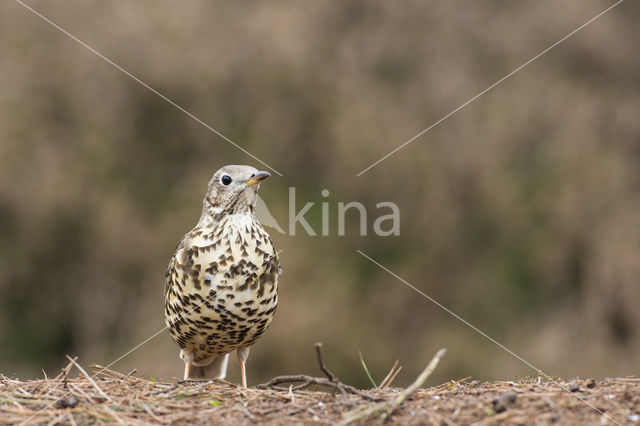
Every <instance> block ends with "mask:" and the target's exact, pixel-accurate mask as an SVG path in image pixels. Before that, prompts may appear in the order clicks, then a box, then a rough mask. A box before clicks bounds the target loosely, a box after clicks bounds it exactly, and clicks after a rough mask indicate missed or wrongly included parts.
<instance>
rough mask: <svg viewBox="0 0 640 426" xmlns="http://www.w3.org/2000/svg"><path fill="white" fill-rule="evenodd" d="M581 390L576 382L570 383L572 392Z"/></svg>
mask: <svg viewBox="0 0 640 426" xmlns="http://www.w3.org/2000/svg"><path fill="white" fill-rule="evenodd" d="M579 390H580V386H579V385H578V384H577V383H576V382H571V383H569V391H570V392H578V391H579Z"/></svg>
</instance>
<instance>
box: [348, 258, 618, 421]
mask: <svg viewBox="0 0 640 426" xmlns="http://www.w3.org/2000/svg"><path fill="white" fill-rule="evenodd" d="M356 251H357V252H358V253H359V254H360V255H362V256H363V257H364V258H366V259H368V260H369V261H371V262H372V263H374V264H375V265H377V266H378V267H380V268H381V269H383V270H384V271H386V272H388V273H389V274H390V275H392V276H393V277H395V278H396V279H398V280H399V281H401V282H403V283H404V284H405V285H407V286H408V287H410V288H412V289H413V290H415V291H416V292H418V293H420V294H421V295H422V296H423V297H425V298H426V299H429V301H430V302H432V303H433V304H435V305H437V306H438V307H439V308H442V309H443V310H444V311H446V312H447V313H448V314H449V315H452V316H453V317H455V318H456V319H458V320H460V321H461V322H463V323H464V324H465V325H467V326H468V327H470V328H471V329H473V330H474V331H475V332H477V333H479V334H481V335H483V336H484V337H486V338H487V339H489V340H490V341H491V342H492V343H494V344H495V345H497V346H498V347H500V348H501V349H503V350H505V351H507V352H508V353H510V354H511V355H513V356H514V357H515V358H517V359H518V360H519V361H521V362H523V363H524V364H526V365H527V366H529V367H531V368H532V369H534V370H536V372H537V373H538V374H541V375H543V376H544V377H545V378H547V379H548V380H550V381H552V382H553V383H555V384H557V385H558V386H560V387H561V388H562V389H563V390H565V391H566V392H568V393H569V394H571V395H573V396H575V397H576V398H578V399H579V400H580V401H582V402H584V403H585V404H587V405H588V406H590V407H591V408H593V409H594V410H596V411H597V412H598V413H600V414H602V415H603V416H605V417H606V418H608V419H609V420H611V421H612V422H614V423H616V424H617V425H620V426H622V425H621V424H620V423H619V422H617V421H616V420H614V419H613V418H611V417H610V416H608V415H607V414H606V413H604V412H603V411H602V410H600V409H599V408H598V407H596V406H595V405H593V404H592V403H590V402H589V401H587V400H586V399H584V398H583V397H581V396H580V395H578V394H576V393H574V392H571V391H570V390H569V388H568V387H566V386H565V385H563V384H562V383H560V382H558V381H557V380H555V379H554V378H553V377H551V376H550V375H548V374H547V373H545V372H544V371H542V370H540V369H539V368H537V367H536V366H534V365H533V364H531V363H530V362H529V361H527V360H526V359H524V358H522V357H521V356H520V355H518V354H517V353H515V352H513V351H512V350H511V349H509V348H507V347H506V346H504V345H503V344H502V343H500V342H498V341H497V340H496V339H494V338H493V337H491V336H489V335H488V334H487V333H485V332H484V331H482V330H480V329H479V328H478V327H476V326H475V325H473V324H471V323H470V322H469V321H467V320H465V319H464V318H462V317H461V316H460V315H458V314H456V313H455V312H453V311H452V310H451V309H449V308H447V307H446V306H444V305H442V304H441V303H439V302H438V301H437V300H435V299H433V298H432V297H430V296H429V295H427V294H426V293H424V292H423V291H422V290H419V289H418V288H416V287H415V286H413V285H412V284H410V283H409V282H408V281H406V280H405V279H403V278H401V277H400V276H398V275H397V274H395V273H394V272H392V271H391V270H389V269H388V268H386V267H385V266H383V265H381V264H380V263H379V262H377V261H375V260H373V259H372V258H371V257H369V256H367V255H366V254H364V253H363V252H362V251H360V250H357V249H356Z"/></svg>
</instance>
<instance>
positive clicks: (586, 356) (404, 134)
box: [0, 0, 640, 386]
mask: <svg viewBox="0 0 640 426" xmlns="http://www.w3.org/2000/svg"><path fill="white" fill-rule="evenodd" d="M29 4H31V5H32V6H33V7H34V8H36V9H37V10H38V11H40V12H41V13H43V14H44V15H45V16H47V17H49V18H50V19H51V20H53V21H54V22H56V23H57V24H58V25H60V26H62V27H63V28H65V29H67V30H68V31H70V32H71V33H72V34H74V35H76V36H77V37H79V38H80V39H81V40H83V41H84V42H86V43H87V44H89V45H90V46H92V47H94V48H95V49H97V50H98V51H100V52H101V53H103V54H104V55H106V56H107V57H109V58H111V59H112V60H113V61H114V62H116V63H117V64H119V65H120V66H122V67H123V68H125V69H126V70H128V71H129V72H131V73H132V74H134V75H135V76H137V77H139V78H141V79H142V80H144V81H145V82H147V83H148V84H149V85H151V86H152V87H154V88H155V89H157V90H159V91H160V92H162V93H163V94H165V95H166V96H168V97H169V98H171V99H173V100H174V101H175V102H177V103H178V104H180V105H181V106H183V107H184V108H186V109H187V110H189V111H191V112H193V113H194V114H195V115H196V116H198V117H199V118H201V119H202V120H203V121H205V122H206V123H208V124H210V125H211V126H212V127H214V128H216V129H217V130H219V131H221V132H222V133H224V134H225V135H227V136H228V137H229V138H231V139H232V140H234V141H236V142H237V143H238V144H240V145H241V146H242V147H244V148H246V149H247V150H249V151H250V152H252V153H254V154H255V155H257V156H258V157H260V158H262V159H263V160H264V161H266V162H267V163H269V164H270V165H272V166H273V167H275V168H276V169H277V170H279V171H281V172H282V173H284V177H278V176H274V177H273V178H271V179H270V180H269V181H267V182H266V183H265V185H263V189H262V193H261V194H262V196H263V198H264V199H265V201H266V202H267V204H268V205H269V207H270V209H271V212H272V213H273V215H274V216H275V217H276V219H277V220H278V222H279V223H280V225H281V226H283V227H284V228H286V227H287V217H288V205H287V203H288V201H287V196H288V188H289V187H296V189H297V200H298V204H299V206H301V205H303V204H304V203H306V202H307V201H315V202H316V205H315V207H314V208H312V209H311V212H310V213H309V214H308V215H307V218H308V220H309V222H310V223H311V225H312V226H313V227H314V228H315V229H316V232H319V230H320V226H321V210H320V206H319V204H318V203H319V202H320V201H322V200H323V198H322V197H321V195H320V191H321V190H322V189H324V188H327V189H329V190H330V192H331V195H330V196H329V197H328V198H327V199H326V200H327V201H328V202H329V204H330V211H331V214H332V216H331V217H330V221H331V236H327V237H321V236H317V237H310V236H307V235H306V234H305V232H304V231H303V230H302V229H301V228H298V230H297V231H298V232H297V235H296V236H295V237H293V236H287V235H283V234H279V233H277V232H275V231H273V230H271V233H272V236H273V238H274V240H275V243H276V245H277V247H278V248H279V249H283V250H284V252H283V253H282V255H281V258H282V259H281V260H282V264H283V269H284V275H283V277H282V281H281V295H280V307H279V310H278V315H277V317H276V319H275V321H274V323H273V325H272V327H271V329H270V331H269V332H268V333H267V335H266V336H265V337H264V338H263V339H262V340H260V341H259V343H258V344H257V345H256V346H255V347H254V349H253V351H252V356H251V358H250V363H249V381H250V382H251V383H257V382H258V381H261V380H263V379H265V378H268V377H270V376H273V375H276V374H284V373H302V372H308V373H316V372H317V371H316V366H315V360H314V355H313V348H312V345H313V343H314V342H315V341H323V342H324V344H325V353H326V358H327V360H326V361H327V363H328V364H329V366H330V367H331V368H332V369H333V370H334V371H335V372H336V373H337V374H338V376H339V377H340V378H342V379H343V380H344V381H347V382H350V383H353V384H356V385H360V386H366V385H367V383H368V382H367V379H366V377H365V374H364V372H363V370H362V368H361V366H360V364H359V359H358V354H357V351H358V350H359V349H360V350H361V351H362V353H363V355H364V357H365V359H366V361H367V364H368V365H369V368H370V370H371V371H372V373H373V375H374V377H376V378H377V379H378V380H380V379H381V378H382V377H383V375H384V374H385V373H386V371H387V370H388V368H389V367H390V366H391V364H392V363H393V361H394V360H395V359H396V358H399V359H400V361H401V364H402V365H403V366H404V370H403V372H402V373H401V375H400V376H399V377H398V379H397V383H398V384H407V383H408V382H409V381H411V379H412V378H413V377H414V376H415V375H416V374H417V373H418V372H419V371H420V370H421V369H422V368H423V366H424V365H425V364H426V362H427V361H428V360H429V359H430V357H431V355H432V354H433V353H435V351H436V350H437V349H439V348H440V347H447V348H448V349H449V352H448V355H447V357H446V359H445V360H444V361H443V363H442V364H441V366H440V367H439V369H438V372H437V377H434V378H433V381H434V382H442V381H445V380H448V379H456V378H461V377H464V376H468V375H472V376H474V377H476V378H478V379H498V378H513V377H515V376H520V377H522V376H525V375H535V371H534V370H532V369H530V368H529V367H527V366H526V365H524V364H523V363H521V362H520V361H518V360H516V359H514V358H513V357H512V356H511V355H509V354H508V353H506V352H505V351H503V350H502V349H500V348H498V347H497V346H495V345H494V344H492V343H491V342H489V341H488V340H487V339H485V338H484V337H482V336H480V335H479V334H477V333H475V332H474V331H473V330H471V329H469V328H468V327H466V326H465V325H464V324H462V323H461V322H459V321H458V320H456V319H455V318H453V317H451V316H450V315H449V314H447V313H446V312H444V311H443V310H441V309H440V308H438V307H437V306H435V305H434V304H432V303H431V302H429V301H428V300H426V299H424V298H423V297H421V296H420V295H418V294H417V293H415V292H414V291H413V290H411V289H409V288H408V287H406V286H405V285H404V284H403V283H401V282H400V281H398V280H397V279H395V278H393V277H392V276H391V275H389V274H387V273H386V272H384V271H383V270H381V269H379V268H378V267H376V266H375V265H373V264H372V263H370V262H369V261H368V260H366V259H365V258H363V257H362V256H360V255H359V254H358V253H356V252H355V250H356V249H359V250H362V251H363V252H364V253H367V254H368V255H370V256H371V257H373V258H374V259H376V260H378V261H379V262H381V263H382V264H384V265H385V266H387V267H388V268H390V269H391V270H393V271H394V272H395V273H397V274H398V275H400V276H401V277H403V278H404V279H406V280H407V281H408V282H410V283H412V284H413V285H415V286H416V287H418V288H420V289H421V290H422V291H424V292H426V293H427V294H428V295H430V296H431V297H433V298H435V299H436V300H437V301H439V302H440V303H442V304H444V305H445V306H447V307H449V308H450V309H452V310H453V311H455V312H456V313H458V314H459V315H461V316H462V317H463V318H465V319H466V320H468V321H470V322H471V323H473V324H474V325H476V326H477V327H479V328H480V329H482V330H484V331H485V332H486V333H488V334H489V335H491V336H492V337H494V338H496V339H497V340H499V341H500V342H502V343H504V344H505V345H506V346H508V347H509V348H511V349H512V350H514V351H515V352H517V353H518V354H520V355H522V356H523V357H524V358H526V359H527V360H529V361H530V362H531V363H533V364H534V365H536V366H537V367H538V368H541V369H542V370H544V371H545V372H547V373H549V374H553V375H564V376H578V375H579V376H594V377H603V376H618V375H627V374H634V373H635V374H637V373H638V369H639V368H640V364H639V362H638V352H639V349H640V313H639V312H640V311H639V310H638V306H637V305H638V303H639V302H640V284H639V283H638V280H639V277H640V261H639V259H640V215H639V214H638V212H639V211H640V167H639V165H640V138H639V134H640V120H639V119H638V117H639V116H640V85H639V79H638V76H639V75H640V59H639V57H638V54H637V52H638V51H640V37H639V35H638V29H637V22H638V19H639V15H640V8H639V7H638V5H637V4H636V3H634V2H625V3H622V4H621V5H620V6H619V7H617V8H616V9H614V10H613V11H611V12H610V13H609V14H607V15H605V16H603V17H602V18H601V19H599V20H597V21H596V22H594V23H593V24H592V25H590V26H589V27H587V28H586V29H584V30H583V31H581V32H579V33H578V34H576V35H575V36H574V37H572V38H570V39H569V40H567V41H566V42H565V43H563V44H561V45H560V46H558V47H557V48H555V49H554V50H552V51H551V52H549V53H548V54H546V55H544V56H542V57H541V58H540V59H539V60H537V61H535V62H533V63H532V64H530V65H529V66H527V67H526V68H524V69H523V70H522V71H520V72H518V73H517V74H516V75H514V76H513V77H512V78H510V79H508V80H507V81H505V82H504V83H503V84H501V85H500V86H498V87H496V88H495V89H494V90H492V91H490V92H489V93H487V94H486V95H484V96H483V97H481V98H480V99H478V100H477V101H476V102H474V103H472V104H470V105H469V106H468V107H466V108H464V109H463V110H462V111H460V112H459V113H457V114H456V115H454V116H453V117H451V118H449V119H448V120H446V121H444V122H443V123H441V124H440V125H438V126H436V127H435V128H434V129H432V130H431V131H430V132H428V133H427V134H426V135H424V136H422V137H421V138H419V139H418V140H416V141H415V142H414V143H412V144H410V145H409V146H407V147H406V148H405V149H403V150H401V151H400V152H398V153H397V154H395V155H393V156H392V157H390V158H389V159H387V160H386V161H384V162H383V163H381V164H380V165H379V166H377V167H375V168H373V169H371V170H370V171H369V172H367V173H365V174H364V175H362V176H360V177H356V174H357V173H358V172H360V171H361V170H362V169H364V168H365V167H367V166H368V165H369V164H371V163H372V162H374V161H375V160H377V159H378V158H380V157H381V156H382V155H384V154H386V153H387V152H389V151H390V150H392V149H393V148H395V147H397V146H398V145H400V144H401V143H402V142H404V141H405V140H407V139H409V138H411V137H412V136H414V135H415V134H417V133H418V132H419V131H421V130H422V129H424V128H426V127H427V126H429V125H430V124H432V123H433V122H435V121H436V120H438V119H440V118H441V117H443V116H444V115H445V114H447V113H448V112H449V111H451V110H453V109H454V108H456V107H458V106H459V105H461V104H462V103H464V102H465V101H467V100H468V99H470V98H471V97H472V96H474V95H475V94H477V93H478V92H480V91H482V90H483V89H485V88H486V87H488V86H489V85H490V84H492V83H493V82H495V81H496V80H498V79H500V78H502V77H503V76H505V75H506V74H507V73H509V72H510V71H512V70H513V69H515V68H516V67H518V66H519V65H521V64H522V63H524V62H525V61H527V60H529V59H530V58H532V57H533V56H534V55H535V54H537V53H539V52H540V51H542V50H543V49H545V48H546V47H548V46H550V45H551V44H553V43H554V42H556V41H557V40H559V39H560V38H562V37H563V36H565V35H566V34H568V33H569V32H571V31H572V30H574V29H575V28H577V27H578V26H580V25H582V24H583V23H584V22H586V21H587V20H589V19H590V18H592V17H593V16H595V15H596V14H598V13H599V12H601V11H602V10H604V9H605V8H606V7H608V6H609V5H610V4H612V2H606V1H593V0H592V1H583V2H575V1H569V0H566V1H559V0H558V1H556V0H545V1H537V2H514V1H491V2H470V1H446V2H445V1H439V2H435V1H402V2H384V1H379V2H377V1H376V2H371V1H368V2H364V1H345V2H298V1H289V2H246V1H239V2H210V1H191V2H186V3H185V2H169V1H139V2H126V1H112V2H108V3H105V2H98V1H90V2H87V1H75V0H74V1H65V2H52V1H35V0H32V1H30V3H29ZM0 57H1V58H2V59H1V61H0V82H1V83H0V84H1V90H0V348H1V349H0V371H1V372H2V373H4V374H7V375H18V376H21V377H35V376H38V375H41V369H42V368H44V369H45V370H46V371H47V372H48V373H49V374H54V373H55V372H56V371H57V369H58V368H60V367H61V366H62V365H63V364H66V362H65V359H64V354H73V355H79V357H80V361H81V362H82V363H84V364H85V365H87V364H89V363H90V362H98V363H101V364H103V365H104V364H108V363H109V362H110V361H112V360H114V359H116V358H117V357H119V356H120V355H122V354H123V353H125V352H126V351H128V350H129V349H130V348H132V347H133V346H135V345H136V344H137V343H139V342H141V341H143V340H144V339H146V338H147V337H149V336H150V335H152V334H153V333H154V332H156V331H158V330H160V329H161V328H162V327H163V325H164V323H163V316H162V303H163V300H162V299H163V294H162V287H163V274H164V271H165V268H166V264H167V262H168V259H169V257H170V255H171V254H172V252H173V249H174V246H175V244H176V242H177V241H178V239H179V238H180V237H181V235H182V234H183V233H185V232H186V231H188V230H189V229H190V228H191V227H192V226H193V225H194V224H195V222H196V220H197V217H198V215H199V213H200V208H201V204H200V203H201V199H202V196H203V193H204V189H205V185H206V182H207V180H208V179H209V177H210V175H211V174H212V173H213V171H215V170H216V169H218V168H219V167H221V166H222V165H225V164H252V165H255V166H259V164H258V163H256V162H255V161H254V160H253V159H251V158H250V157H248V156H247V155H245V154H243V153H242V152H240V151H239V150H237V149H236V148H234V147H233V146H231V145H230V144H228V143H227V142H225V141H223V140H222V139H221V138H220V137H218V136H216V135H215V134H213V133H211V132H210V131H208V130H207V129H206V128H204V127H203V126H201V125H200V124H198V123H197V122H195V121H194V120H192V119H190V118H189V117H187V116H186V115H185V114H183V113H182V112H180V111H178V110H176V109H175V108H174V107H172V106H171V105H170V104H168V103H167V102H165V101H164V100H162V99H160V98H159V97H158V96H156V95H154V94H153V93H151V92H150V91H149V90H147V89H145V88H144V87H142V86H140V85H139V84H138V83H136V82H135V81H133V80H132V79H130V78H129V77H127V76H125V75H124V74H123V73H121V72H120V71H118V70H117V69H115V68H114V67H113V66H111V65H109V64H107V63H106V62H104V61H103V60H101V59H100V58H98V57H97V56H96V55H94V54H92V53H91V52H89V51H88V50H87V49H85V48H84V47H82V46H80V45H79V44H77V43H76V42H74V41H73V40H71V39H70V38H69V37H67V36H66V35H64V34H63V33H61V32H60V31H58V30H56V29H54V28H53V27H52V26H50V25H49V24H47V23H45V22H44V21H43V20H41V19H40V18H38V17H37V16H35V15H34V14H32V13H31V12H29V11H28V10H27V9H25V8H23V7H21V6H20V5H19V4H18V3H14V2H11V1H6V2H2V4H1V5H0ZM340 201H342V202H349V201H360V202H362V203H364V204H365V205H366V206H367V208H368V212H369V220H368V223H369V225H368V226H369V231H370V233H371V230H372V224H373V220H374V219H375V218H376V217H377V215H378V214H379V213H378V211H377V210H376V208H375V204H376V203H377V202H380V201H393V202H395V203H397V204H398V206H399V207H400V209H401V215H402V216H401V235H400V236H399V237H385V238H381V237H376V236H375V235H368V236H366V237H361V236H359V235H358V221H357V218H356V217H355V215H353V216H350V217H349V220H348V228H347V235H346V236H344V237H338V236H337V223H336V212H337V203H338V202H340ZM134 367H135V368H137V369H138V370H139V371H141V372H143V373H144V374H145V375H146V376H147V377H150V376H154V377H155V378H166V379H169V378H171V377H173V376H179V375H180V374H181V369H182V364H181V362H180V361H179V360H178V358H177V350H176V347H175V345H174V344H173V342H171V340H170V338H169V336H168V334H167V333H166V332H165V333H162V334H161V335H159V336H157V337H156V338H154V339H152V340H151V341H149V342H148V343H146V344H145V345H144V346H142V347H141V348H140V349H138V350H136V351H135V352H133V353H131V354H130V355H129V356H127V357H126V358H124V359H123V360H122V361H120V362H119V363H117V364H116V365H115V366H114V368H116V369H118V370H120V371H125V372H127V371H129V370H130V369H132V368H134ZM230 370H231V379H232V380H237V377H238V373H237V365H236V363H235V361H234V363H233V364H231V369H230Z"/></svg>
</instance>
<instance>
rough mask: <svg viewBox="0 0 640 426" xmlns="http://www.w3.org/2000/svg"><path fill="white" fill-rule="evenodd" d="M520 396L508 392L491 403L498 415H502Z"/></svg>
mask: <svg viewBox="0 0 640 426" xmlns="http://www.w3.org/2000/svg"><path fill="white" fill-rule="evenodd" d="M517 397H518V395H517V394H516V393H515V392H507V393H505V394H502V395H500V396H499V397H498V398H494V399H493V400H492V401H491V403H492V404H493V409H494V410H495V412H496V413H502V412H504V411H506V410H507V405H509V404H513V403H514V402H516V399H517Z"/></svg>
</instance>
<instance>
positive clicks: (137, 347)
mask: <svg viewBox="0 0 640 426" xmlns="http://www.w3.org/2000/svg"><path fill="white" fill-rule="evenodd" d="M283 251H284V249H282V250H280V251H278V252H276V256H279V255H280V253H282V252H283ZM271 258H273V256H272V257H271ZM211 297H213V295H212V296H207V297H206V298H205V299H204V300H203V301H202V302H200V303H199V304H198V305H196V306H195V307H194V308H193V309H191V310H190V311H189V312H187V313H185V314H182V315H178V320H176V321H180V320H181V319H183V318H184V317H186V316H188V315H191V313H192V312H194V311H195V310H196V309H198V308H200V306H202V305H204V304H205V303H206V302H209V301H210V300H211V299H210V298H211ZM222 309H224V308H222ZM224 310H225V311H226V309H224ZM227 313H229V311H227ZM168 328H169V326H168V325H165V326H164V327H162V328H161V329H160V330H158V331H156V332H155V333H153V334H152V335H151V336H150V337H147V338H146V339H144V340H143V341H142V342H140V343H138V344H137V345H136V346H134V347H133V348H131V349H129V350H128V351H127V352H125V353H124V354H122V355H120V356H119V357H118V358H116V359H115V360H114V361H111V362H110V363H109V364H108V365H106V366H104V367H102V368H101V369H100V370H98V371H96V372H95V373H93V374H92V375H91V378H92V379H93V378H95V377H96V376H97V375H98V374H100V373H102V372H103V371H104V370H106V369H107V368H109V367H111V366H113V365H114V364H115V363H117V362H118V361H120V360H121V359H123V358H124V357H126V356H127V355H129V354H130V353H132V352H134V351H136V350H138V349H140V348H141V347H142V346H144V345H145V344H146V343H147V342H149V341H150V340H152V339H153V338H155V337H156V336H158V335H159V334H161V333H162V332H164V331H166V330H167V329H168ZM70 393H71V391H69V392H67V393H65V394H63V395H62V396H61V397H60V398H58V400H60V399H62V398H64V397H66V396H67V395H69V394H70ZM58 400H56V401H53V402H52V403H50V404H49V405H47V406H45V407H44V408H41V409H40V410H38V411H37V412H36V413H34V414H33V415H32V416H31V417H29V418H28V419H27V420H25V421H23V422H22V423H20V424H19V426H23V425H25V424H27V423H28V422H29V421H30V420H31V419H33V418H34V417H36V416H37V415H38V414H40V413H41V412H43V411H44V410H46V409H48V408H51V407H52V406H53V405H55V403H56V402H57V401H58Z"/></svg>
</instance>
